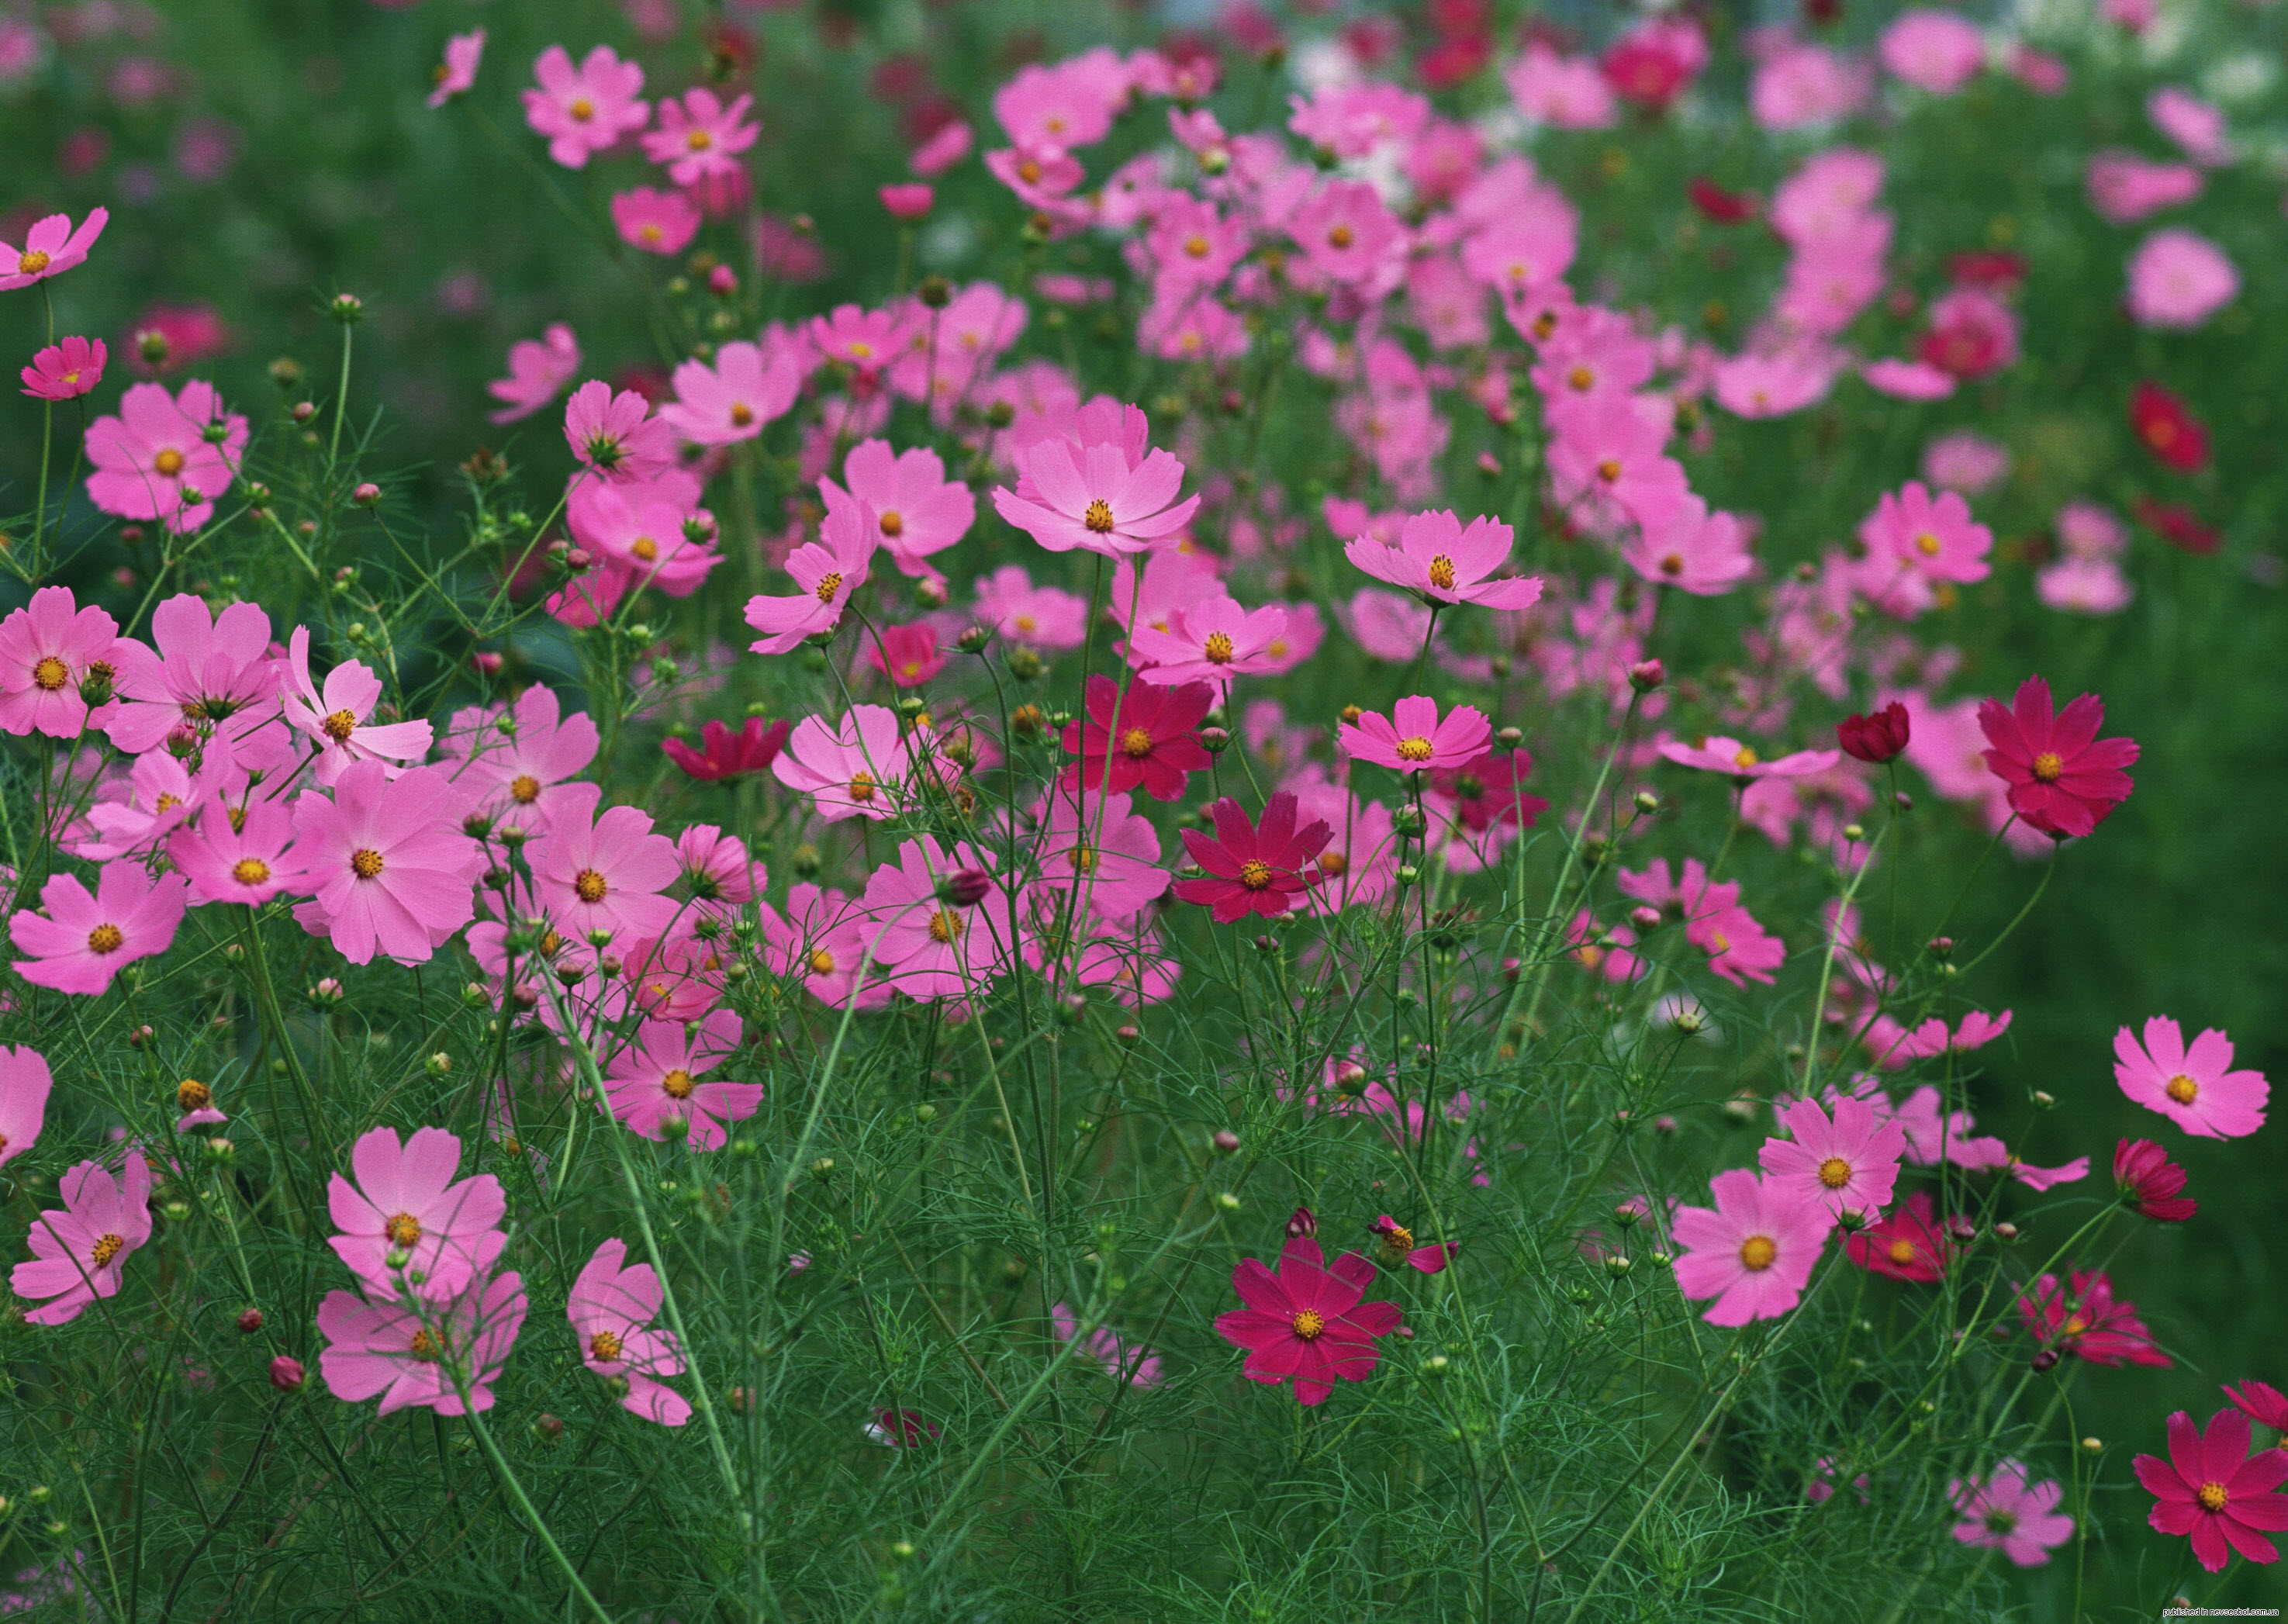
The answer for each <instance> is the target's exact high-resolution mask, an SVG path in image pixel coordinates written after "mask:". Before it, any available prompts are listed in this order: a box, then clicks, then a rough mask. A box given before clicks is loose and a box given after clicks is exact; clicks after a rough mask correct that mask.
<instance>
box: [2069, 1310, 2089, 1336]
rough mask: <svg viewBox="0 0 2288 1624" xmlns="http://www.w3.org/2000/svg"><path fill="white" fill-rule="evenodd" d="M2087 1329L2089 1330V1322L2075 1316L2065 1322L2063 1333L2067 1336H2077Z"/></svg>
mask: <svg viewBox="0 0 2288 1624" xmlns="http://www.w3.org/2000/svg"><path fill="white" fill-rule="evenodd" d="M2087 1329H2089V1321H2088V1320H2087V1319H2085V1318H2084V1317H2083V1316H2082V1315H2079V1314H2075V1315H2072V1316H2071V1317H2070V1318H2069V1319H2067V1320H2066V1323H2065V1333H2066V1335H2069V1336H2078V1335H2081V1334H2082V1333H2083V1332H2084V1331H2086V1330H2087Z"/></svg>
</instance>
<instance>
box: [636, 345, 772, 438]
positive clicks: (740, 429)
mask: <svg viewBox="0 0 2288 1624" xmlns="http://www.w3.org/2000/svg"><path fill="white" fill-rule="evenodd" d="M591 387H593V385H591ZM801 389H802V369H801V368H800V367H799V366H798V364H797V363H796V361H795V359H794V357H793V356H792V355H791V354H790V353H788V351H787V350H785V349H784V348H776V349H774V350H772V351H770V352H769V353H765V352H764V351H763V349H762V348H761V347H760V346H759V345H752V344H749V343H746V342H745V341H744V340H741V341H739V342H737V343H734V344H727V345H722V346H721V347H720V348H719V349H718V350H717V351H716V352H715V364H714V365H713V366H712V367H710V366H709V365H708V364H707V363H706V362H705V361H703V360H687V361H685V362H683V363H682V364H681V365H680V366H679V367H677V368H676V369H675V399H674V400H672V401H671V402H669V403H668V404H667V405H665V406H663V407H661V408H659V415H660V416H661V418H662V419H663V420H664V421H665V422H666V423H667V424H669V426H671V428H673V429H674V430H675V432H677V433H679V434H680V435H682V436H683V438H684V439H686V440H689V441H691V442H692V444H694V445H698V446H729V445H735V444H737V443H738V442H739V441H741V440H752V439H754V438H755V437H756V436H757V435H759V434H760V433H761V432H763V430H764V429H765V427H767V425H768V424H772V423H774V422H776V421H777V420H778V419H779V418H781V417H783V416H786V415H787V412H788V410H789V409H790V408H792V407H793V405H794V401H795V396H796V395H797V394H798V393H799V392H801Z"/></svg>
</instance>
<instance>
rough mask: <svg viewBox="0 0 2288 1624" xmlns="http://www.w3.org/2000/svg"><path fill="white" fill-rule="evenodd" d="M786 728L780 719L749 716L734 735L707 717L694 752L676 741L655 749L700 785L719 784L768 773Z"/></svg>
mask: <svg viewBox="0 0 2288 1624" xmlns="http://www.w3.org/2000/svg"><path fill="white" fill-rule="evenodd" d="M789 725H790V724H788V723H787V722H785V721H784V720H780V721H776V722H771V723H768V724H766V723H765V722H764V720H763V718H762V717H748V718H747V720H746V723H745V725H743V726H742V727H741V728H740V729H739V731H738V732H737V733H733V732H732V731H731V730H730V729H729V728H727V727H726V726H725V725H723V724H722V723H721V722H719V721H717V720H716V719H714V718H713V717H709V718H708V720H707V723H706V725H704V726H703V727H702V728H701V729H700V730H699V741H700V748H699V749H692V748H691V747H690V746H689V745H687V744H686V743H684V741H682V740H680V739H663V740H661V741H659V748H660V750H661V752H662V753H663V755H665V756H666V757H667V758H668V759H669V760H670V761H671V762H673V763H674V764H676V765H677V766H679V767H681V768H682V769H683V770H684V772H686V773H687V774H688V775H689V776H691V777H693V778H695V779H697V780H699V781H700V782H701V783H703V784H719V783H722V782H723V781H724V780H727V779H735V778H744V777H745V776H747V775H748V774H749V773H752V772H767V771H768V770H769V768H770V766H771V764H772V763H774V762H775V761H776V760H778V758H779V752H780V751H781V750H783V749H785V748H786V741H787V729H788V727H789Z"/></svg>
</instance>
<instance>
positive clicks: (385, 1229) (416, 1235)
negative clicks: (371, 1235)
mask: <svg viewBox="0 0 2288 1624" xmlns="http://www.w3.org/2000/svg"><path fill="white" fill-rule="evenodd" d="M381 1232H382V1233H383V1234H385V1235H386V1236H388V1237H389V1244H390V1245H392V1246H393V1247H409V1246H411V1245H413V1244H414V1243H415V1242H417V1241H418V1240H420V1239H421V1220H420V1219H418V1218H417V1217H415V1216H413V1215H412V1214H411V1213H409V1212H401V1213H395V1214H393V1215H391V1217H390V1220H389V1222H388V1223H386V1224H383V1225H382V1226H381Z"/></svg>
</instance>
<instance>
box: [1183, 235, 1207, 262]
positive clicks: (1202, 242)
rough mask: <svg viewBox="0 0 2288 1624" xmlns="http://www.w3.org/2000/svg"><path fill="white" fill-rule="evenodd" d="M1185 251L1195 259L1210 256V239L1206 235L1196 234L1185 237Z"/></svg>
mask: <svg viewBox="0 0 2288 1624" xmlns="http://www.w3.org/2000/svg"><path fill="white" fill-rule="evenodd" d="M1184 252H1186V253H1187V254H1189V255H1190V256H1191V257H1193V258H1195V259H1205V258H1206V257H1208V240H1207V239H1206V238H1205V237H1202V236H1196V235H1195V236H1189V237H1186V238H1185V239H1184Z"/></svg>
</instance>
